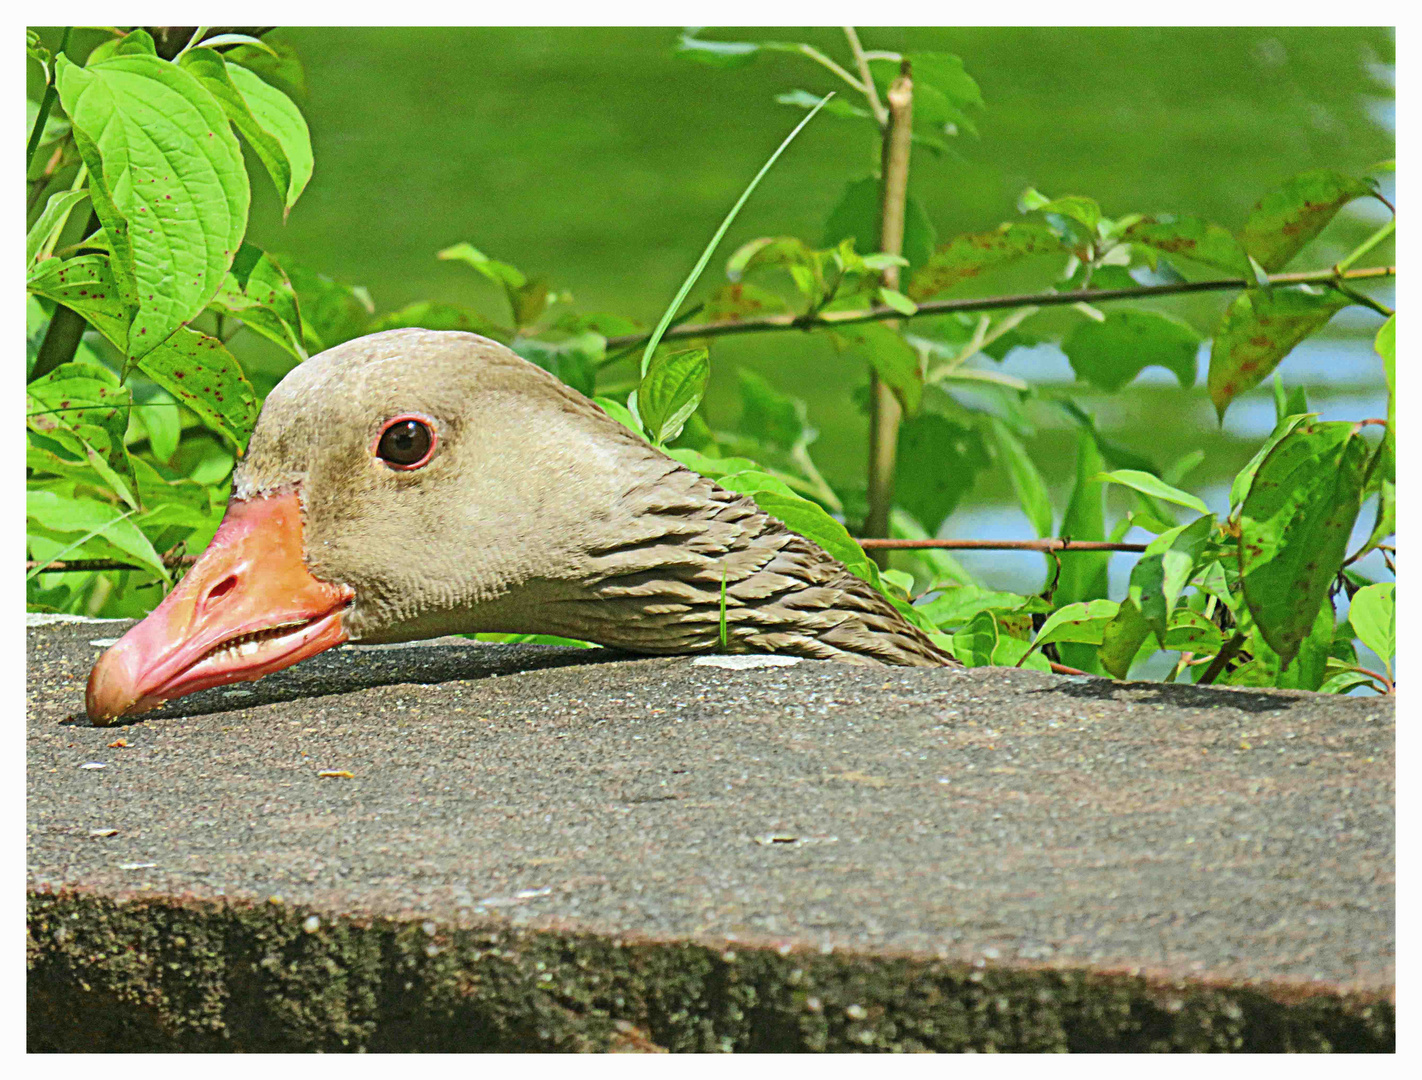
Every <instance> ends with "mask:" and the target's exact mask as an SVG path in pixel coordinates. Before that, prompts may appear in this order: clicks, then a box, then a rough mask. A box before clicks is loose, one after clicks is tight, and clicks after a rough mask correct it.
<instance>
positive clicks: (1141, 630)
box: [1096, 599, 1151, 679]
mask: <svg viewBox="0 0 1422 1080" xmlns="http://www.w3.org/2000/svg"><path fill="white" fill-rule="evenodd" d="M1150 632H1151V630H1150V623H1149V622H1147V621H1146V619H1145V616H1143V615H1142V614H1141V609H1140V608H1139V607H1137V606H1136V604H1135V602H1134V601H1132V600H1130V599H1126V600H1123V601H1121V606H1120V610H1119V611H1118V612H1117V613H1116V617H1115V618H1114V619H1112V620H1111V621H1110V622H1109V623H1107V624H1106V626H1105V628H1104V629H1103V630H1102V632H1101V647H1100V648H1099V649H1097V652H1096V655H1097V657H1098V658H1099V659H1100V661H1101V666H1102V667H1104V668H1105V669H1106V670H1107V671H1109V672H1110V673H1111V675H1112V677H1114V678H1117V679H1124V678H1126V677H1127V676H1128V675H1130V673H1131V665H1132V664H1133V663H1135V661H1136V658H1137V654H1138V653H1139V652H1140V651H1141V646H1142V645H1144V644H1145V639H1146V638H1147V637H1148V636H1149V635H1150Z"/></svg>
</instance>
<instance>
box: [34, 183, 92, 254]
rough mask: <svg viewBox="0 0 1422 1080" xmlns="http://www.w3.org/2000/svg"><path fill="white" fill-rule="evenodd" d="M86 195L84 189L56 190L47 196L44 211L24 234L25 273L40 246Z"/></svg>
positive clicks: (87, 195) (58, 229)
mask: <svg viewBox="0 0 1422 1080" xmlns="http://www.w3.org/2000/svg"><path fill="white" fill-rule="evenodd" d="M88 197H89V192H88V191H86V190H80V191H56V192H55V193H54V194H53V195H51V196H50V197H49V201H48V202H47V203H45V207H44V211H43V212H42V213H41V214H40V216H39V217H37V218H35V223H34V224H33V225H31V226H30V231H29V232H28V233H26V234H25V272H26V273H29V271H30V267H31V266H32V265H33V263H34V261H35V256H36V255H38V254H39V250H40V248H42V247H45V246H46V245H47V244H48V242H49V239H50V237H51V236H53V235H55V234H57V233H58V232H60V231H61V230H62V229H63V228H64V224H65V222H67V221H68V220H69V213H70V211H71V210H73V209H74V208H75V207H76V206H78V205H79V204H80V203H81V202H83V201H84V200H85V199H87V198H88Z"/></svg>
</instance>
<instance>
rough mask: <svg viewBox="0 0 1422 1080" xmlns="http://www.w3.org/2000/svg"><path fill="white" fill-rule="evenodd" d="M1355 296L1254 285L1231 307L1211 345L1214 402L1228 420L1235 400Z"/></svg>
mask: <svg viewBox="0 0 1422 1080" xmlns="http://www.w3.org/2000/svg"><path fill="white" fill-rule="evenodd" d="M1350 303H1352V301H1351V300H1349V299H1348V297H1346V296H1344V295H1343V294H1342V293H1340V292H1336V291H1335V290H1333V289H1322V290H1315V289H1312V288H1310V287H1308V286H1306V285H1300V286H1297V287H1295V288H1289V289H1284V288H1274V289H1270V290H1268V291H1267V292H1265V291H1263V290H1258V289H1251V290H1250V291H1248V292H1245V293H1242V294H1241V295H1240V296H1239V297H1237V298H1236V299H1235V301H1234V303H1232V304H1230V306H1229V308H1228V310H1226V311H1225V314H1224V318H1222V319H1221V320H1220V325H1219V328H1218V329H1217V330H1216V331H1215V340H1214V345H1213V347H1212V348H1211V349H1210V378H1209V387H1210V400H1211V401H1213V402H1214V403H1215V412H1216V413H1217V414H1218V415H1219V416H1220V417H1221V418H1222V419H1223V417H1224V413H1225V409H1227V408H1228V407H1229V403H1230V402H1231V401H1233V400H1234V399H1235V398H1237V397H1239V395H1240V394H1243V393H1244V392H1245V391H1247V390H1252V389H1254V387H1256V386H1258V385H1259V384H1260V383H1261V382H1263V381H1264V379H1266V378H1267V377H1268V376H1269V373H1270V372H1271V371H1273V370H1274V368H1276V367H1277V366H1278V364H1279V361H1280V360H1282V359H1283V358H1284V357H1285V356H1287V355H1288V354H1289V353H1290V352H1291V351H1292V350H1293V348H1294V346H1295V345H1297V344H1298V343H1299V342H1301V341H1303V340H1304V338H1306V337H1308V336H1309V335H1310V334H1313V333H1315V332H1316V331H1318V330H1322V329H1323V327H1324V326H1325V325H1327V323H1328V320H1329V319H1331V318H1333V316H1334V315H1335V314H1336V313H1337V312H1338V311H1340V310H1341V309H1342V308H1345V307H1347V306H1348V305H1349V304H1350Z"/></svg>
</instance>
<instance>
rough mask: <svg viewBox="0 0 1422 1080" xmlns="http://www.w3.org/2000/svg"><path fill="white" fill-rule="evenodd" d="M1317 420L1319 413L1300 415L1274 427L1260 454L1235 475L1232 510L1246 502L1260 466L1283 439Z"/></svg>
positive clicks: (1232, 488)
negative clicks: (1296, 429)
mask: <svg viewBox="0 0 1422 1080" xmlns="http://www.w3.org/2000/svg"><path fill="white" fill-rule="evenodd" d="M1316 419H1318V414H1317V413H1300V414H1294V415H1291V416H1285V417H1284V418H1283V419H1282V420H1280V421H1279V423H1278V424H1276V425H1275V426H1274V430H1273V431H1272V432H1271V433H1270V435H1269V437H1268V438H1267V439H1265V440H1264V445H1263V446H1261V447H1260V448H1259V451H1258V453H1256V454H1255V455H1254V456H1253V457H1252V458H1250V459H1249V463H1248V464H1247V465H1245V466H1244V468H1242V469H1240V470H1239V472H1238V473H1237V474H1236V475H1235V478H1234V483H1233V484H1231V485H1230V489H1229V505H1230V507H1231V509H1233V508H1234V507H1237V506H1239V505H1241V504H1242V503H1243V502H1244V497H1245V496H1246V495H1248V494H1249V486H1250V485H1251V484H1253V483H1254V475H1255V473H1257V472H1258V471H1259V466H1260V465H1262V464H1263V463H1264V459H1265V458H1266V457H1268V456H1269V452H1270V451H1271V450H1273V449H1274V447H1276V446H1278V445H1279V443H1280V442H1281V441H1282V440H1283V438H1284V437H1285V436H1286V435H1288V434H1289V433H1290V432H1291V431H1293V430H1294V429H1295V428H1296V427H1298V426H1299V425H1300V424H1305V423H1308V422H1309V421H1310V420H1316Z"/></svg>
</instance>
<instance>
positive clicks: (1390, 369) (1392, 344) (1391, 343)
mask: <svg viewBox="0 0 1422 1080" xmlns="http://www.w3.org/2000/svg"><path fill="white" fill-rule="evenodd" d="M1373 348H1374V349H1376V350H1377V354H1378V355H1379V356H1381V357H1382V362H1383V375H1384V376H1385V377H1386V378H1387V438H1386V439H1385V440H1384V441H1385V442H1386V444H1387V445H1386V446H1384V447H1383V461H1384V464H1385V468H1386V471H1385V473H1384V475H1385V476H1386V477H1387V478H1388V479H1389V480H1392V481H1394V482H1395V481H1396V479H1397V463H1396V456H1397V452H1396V446H1397V360H1396V358H1397V316H1396V315H1389V316H1388V319H1387V322H1385V323H1383V325H1382V329H1381V330H1379V331H1378V336H1377V338H1376V339H1374V341H1373Z"/></svg>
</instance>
